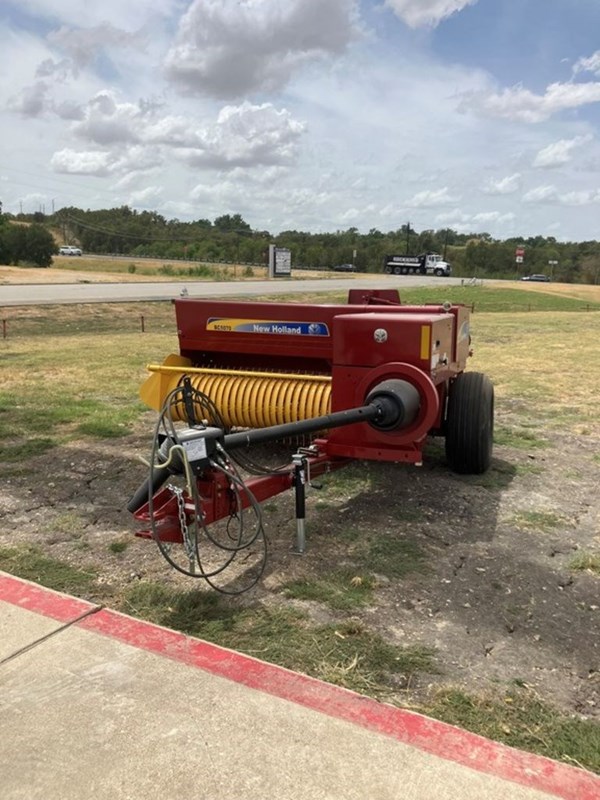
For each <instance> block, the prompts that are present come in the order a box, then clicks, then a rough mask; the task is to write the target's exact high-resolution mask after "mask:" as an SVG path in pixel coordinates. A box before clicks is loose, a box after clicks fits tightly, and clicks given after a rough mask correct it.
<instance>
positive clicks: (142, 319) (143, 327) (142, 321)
mask: <svg viewBox="0 0 600 800" xmlns="http://www.w3.org/2000/svg"><path fill="white" fill-rule="evenodd" d="M140 321H141V323H142V333H144V331H145V330H146V327H145V325H144V315H143V314H140Z"/></svg>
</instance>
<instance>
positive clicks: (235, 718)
mask: <svg viewBox="0 0 600 800" xmlns="http://www.w3.org/2000/svg"><path fill="white" fill-rule="evenodd" d="M0 729H1V730H0V733H1V736H0V797H2V800H17V798H22V799H23V800H34V798H44V800H70V799H71V798H73V800H86V798H94V800H104V798H106V800H108V799H109V798H110V800H119V799H120V798H132V800H137V798H148V799H152V798H161V800H169V799H170V798H177V799H178V800H186V799H187V798H194V800H197V799H200V798H207V799H208V798H211V799H212V798H220V799H224V800H253V799H254V798H256V800H268V799H270V798H273V800H275V799H276V800H304V799H306V800H321V798H322V799H323V800H325V798H327V800H334V799H335V800H338V799H339V800H354V799H355V798H356V800H359V799H360V800H387V799H388V798H389V799H390V800H391V799H392V798H394V799H395V798H403V800H457V798H459V799H460V800H488V799H489V800H542V798H550V797H561V798H568V799H569V800H598V798H600V778H598V777H596V776H594V775H591V774H590V773H587V772H584V771H582V770H578V769H575V768H572V767H570V766H568V765H564V764H558V763H556V762H553V761H550V760H548V759H544V758H541V757H538V756H533V755H530V754H525V753H521V752H519V751H516V750H513V749H511V748H508V747H505V746H503V745H499V744H496V743H493V742H490V741H488V740H486V739H483V738H481V737H478V736H475V735H473V734H470V733H466V732H464V731H461V730H459V729H457V728H454V727H452V726H449V725H445V724H444V723H440V722H437V721H434V720H429V719H427V718H426V717H423V716H421V715H418V714H413V713H411V712H407V711H403V710H400V709H396V708H393V707H391V706H387V705H385V704H381V703H377V702H376V701H374V700H371V699H368V698H364V697H361V696H359V695H356V694H354V693H353V692H348V691H346V690H344V689H340V688H338V687H335V686H330V685H328V684H324V683H322V682H320V681H316V680H313V679H311V678H307V677H305V676H302V675H299V674H296V673H293V672H289V671H287V670H285V669H281V668H279V667H274V666H272V665H269V664H265V663H264V662H261V661H258V660H256V659H253V658H249V657H247V656H243V655H240V654H239V653H235V652H232V651H229V650H224V649H223V648H219V647H216V646H214V645H211V644H208V643H206V642H202V641H199V640H197V639H191V638H189V637H186V636H183V635H182V634H179V633H175V632H173V631H169V630H166V629H164V628H160V627H157V626H155V625H151V624H148V623H145V622H140V621H139V620H135V619H132V618H130V617H126V616H124V615H121V614H117V613H115V612H112V611H108V610H106V609H102V608H100V607H97V606H93V605H91V604H89V603H85V602H82V601H80V600H76V599H74V598H70V597H67V596H65V595H61V594H57V593H55V592H51V591H49V590H46V589H42V588H40V587H38V586H36V585H34V584H31V583H28V582H26V581H21V580H19V579H16V578H13V577H12V576H9V575H6V574H4V573H0Z"/></svg>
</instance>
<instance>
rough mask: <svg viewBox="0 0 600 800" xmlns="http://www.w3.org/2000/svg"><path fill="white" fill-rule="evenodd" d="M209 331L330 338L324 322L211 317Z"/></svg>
mask: <svg viewBox="0 0 600 800" xmlns="http://www.w3.org/2000/svg"><path fill="white" fill-rule="evenodd" d="M206 330H207V331H219V332H224V331H225V332H228V333H266V334H276V335H283V336H329V327H328V326H327V324H326V323H324V322H291V321H283V320H267V319H230V318H229V317H210V318H209V319H208V320H207V322H206Z"/></svg>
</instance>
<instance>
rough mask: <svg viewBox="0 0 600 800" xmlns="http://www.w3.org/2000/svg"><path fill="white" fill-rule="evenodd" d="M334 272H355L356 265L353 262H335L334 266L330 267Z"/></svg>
mask: <svg viewBox="0 0 600 800" xmlns="http://www.w3.org/2000/svg"><path fill="white" fill-rule="evenodd" d="M332 269H334V270H335V271H336V272H356V267H355V266H354V264H337V265H336V266H335V267H332Z"/></svg>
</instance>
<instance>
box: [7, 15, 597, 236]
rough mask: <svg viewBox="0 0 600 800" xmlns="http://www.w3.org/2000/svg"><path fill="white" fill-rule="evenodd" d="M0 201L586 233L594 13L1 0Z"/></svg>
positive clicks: (12, 205)
mask: <svg viewBox="0 0 600 800" xmlns="http://www.w3.org/2000/svg"><path fill="white" fill-rule="evenodd" d="M0 53H2V61H1V67H0V131H1V134H0V136H1V138H0V142H1V145H2V146H1V147H0V201H2V203H3V208H4V211H8V212H11V213H15V214H16V213H19V212H20V211H23V212H26V213H31V212H34V211H40V210H42V211H45V212H46V213H48V214H49V213H52V211H58V210H59V209H60V208H62V207H65V206H76V207H79V208H83V209H99V208H114V207H118V206H123V205H128V206H130V207H131V208H134V209H137V210H138V211H143V210H148V211H157V212H158V213H160V214H162V215H163V216H165V217H166V218H167V219H175V218H177V219H180V220H182V221H191V220H195V219H210V220H214V219H215V218H216V217H218V216H220V215H222V214H241V215H242V217H243V218H244V220H245V221H246V222H248V223H249V224H250V225H251V227H252V228H253V229H256V230H269V231H270V232H271V233H274V234H276V233H279V232H280V231H282V230H290V229H292V230H303V231H309V232H312V233H318V232H332V231H336V230H347V229H349V228H357V229H358V230H359V231H360V232H361V233H367V232H368V231H369V230H370V229H372V228H376V229H378V230H380V231H384V232H386V231H391V230H397V229H398V228H400V227H401V226H402V225H403V224H405V223H407V222H409V223H411V225H412V226H413V227H414V228H416V229H417V230H419V231H421V230H425V229H430V228H432V229H441V228H447V227H449V228H453V229H454V230H456V231H458V232H461V233H469V232H480V233H482V232H486V233H489V234H490V235H491V236H493V237H494V238H500V239H504V238H508V237H513V236H523V237H527V236H536V235H541V236H554V237H555V238H556V239H558V240H559V241H585V240H591V239H600V225H599V224H598V220H599V216H600V215H599V212H600V0H518V1H517V0H192V2H190V0H102V2H101V3H83V2H81V0H0Z"/></svg>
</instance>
